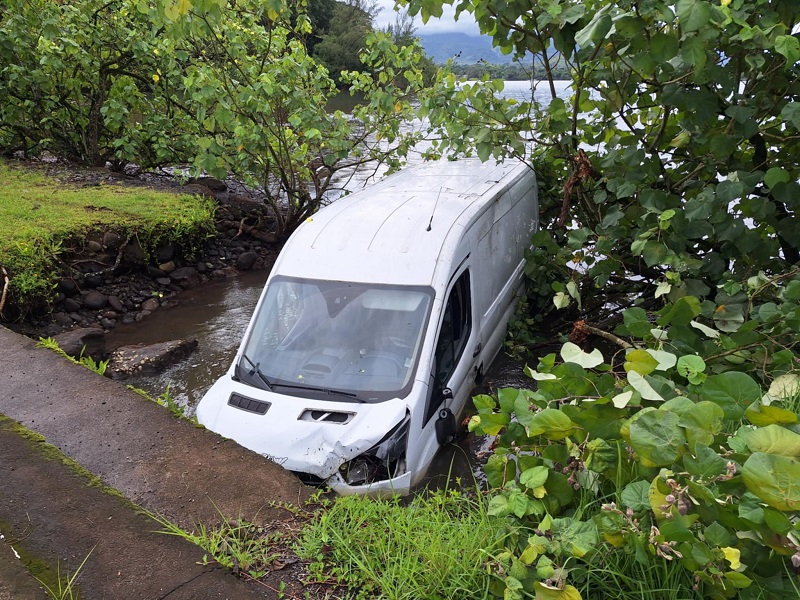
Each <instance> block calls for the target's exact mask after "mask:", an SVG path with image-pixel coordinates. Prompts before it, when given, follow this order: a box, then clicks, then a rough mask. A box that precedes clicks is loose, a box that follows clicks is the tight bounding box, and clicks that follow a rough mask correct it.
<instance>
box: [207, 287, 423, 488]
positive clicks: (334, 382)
mask: <svg viewBox="0 0 800 600" xmlns="http://www.w3.org/2000/svg"><path fill="white" fill-rule="evenodd" d="M432 304H433V290H432V289H431V288H429V287H425V286H389V285H374V284H366V283H357V282H341V281H325V280H311V279H301V278H294V277H282V276H276V277H273V278H271V279H270V281H269V283H268V285H267V289H266V292H265V294H264V297H263V298H262V301H261V302H260V304H259V307H258V309H257V312H256V315H255V317H254V318H253V320H252V323H251V325H250V327H249V328H248V332H247V334H246V338H245V342H244V343H243V344H242V347H241V349H240V352H239V354H238V355H237V358H236V360H235V361H234V363H233V365H232V367H231V371H230V372H229V374H228V376H227V377H223V378H222V379H220V380H219V381H218V382H217V383H216V384H215V385H214V386H213V387H212V388H211V390H209V392H208V393H207V394H206V396H205V397H204V399H203V401H202V402H201V403H200V405H199V406H198V409H197V416H198V420H199V421H200V422H201V423H202V424H204V425H205V426H207V427H208V428H210V429H212V430H214V431H216V432H217V433H220V434H221V435H223V436H226V437H230V438H233V439H235V440H236V441H237V442H238V443H240V444H241V445H243V446H245V447H247V448H250V449H251V450H253V451H255V452H258V453H259V454H262V455H263V456H266V457H268V458H270V459H271V460H273V461H275V462H277V463H278V464H280V465H282V466H283V467H284V468H286V469H288V470H290V471H293V472H295V473H297V474H298V475H299V476H300V478H301V479H303V480H305V481H308V482H310V483H323V482H324V483H326V484H327V485H328V486H330V487H331V488H332V489H334V490H336V491H337V492H340V493H364V492H367V491H369V492H370V493H380V492H383V491H386V492H390V493H400V494H403V493H407V492H408V489H409V487H410V485H411V473H410V471H409V468H408V460H407V458H408V456H407V448H408V438H409V426H410V411H409V405H411V406H413V405H414V402H409V397H413V396H415V395H417V394H423V395H424V394H426V387H427V386H426V384H425V382H424V381H418V380H417V378H416V377H415V373H416V371H417V366H418V364H419V361H420V354H421V349H422V345H423V340H424V334H425V330H426V324H427V323H428V320H429V316H430V311H431V306H432ZM220 399H224V400H225V401H224V402H221V401H220Z"/></svg>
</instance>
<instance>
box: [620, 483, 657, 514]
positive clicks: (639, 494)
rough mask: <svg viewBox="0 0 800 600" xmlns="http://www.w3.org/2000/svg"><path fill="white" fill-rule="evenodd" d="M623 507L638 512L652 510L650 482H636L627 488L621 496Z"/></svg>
mask: <svg viewBox="0 0 800 600" xmlns="http://www.w3.org/2000/svg"><path fill="white" fill-rule="evenodd" d="M620 500H621V501H622V505H623V506H626V507H628V508H630V509H631V510H633V511H635V512H638V511H641V510H649V509H650V482H649V481H643V480H640V481H634V482H632V483H629V484H628V485H626V486H625V488H624V489H623V490H622V494H620Z"/></svg>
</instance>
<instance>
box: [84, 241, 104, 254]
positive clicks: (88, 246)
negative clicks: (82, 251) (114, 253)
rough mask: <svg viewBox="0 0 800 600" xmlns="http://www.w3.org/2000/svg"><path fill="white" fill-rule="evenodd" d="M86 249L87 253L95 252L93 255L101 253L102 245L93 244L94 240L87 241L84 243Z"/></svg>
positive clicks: (98, 243)
mask: <svg viewBox="0 0 800 600" xmlns="http://www.w3.org/2000/svg"><path fill="white" fill-rule="evenodd" d="M86 249H87V250H88V251H89V252H95V253H97V252H102V251H103V244H101V243H100V242H95V241H94V240H89V241H88V242H86Z"/></svg>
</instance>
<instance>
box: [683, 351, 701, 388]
mask: <svg viewBox="0 0 800 600" xmlns="http://www.w3.org/2000/svg"><path fill="white" fill-rule="evenodd" d="M705 370H706V363H705V361H704V360H703V359H702V358H700V357H699V356H695V355H692V354H687V355H686V356H681V357H680V358H679V359H678V373H680V374H681V375H682V376H683V377H685V378H686V379H687V380H688V381H689V383H692V384H695V385H699V384H701V383H703V381H704V380H705V378H706V376H705V374H704V373H703V371H705Z"/></svg>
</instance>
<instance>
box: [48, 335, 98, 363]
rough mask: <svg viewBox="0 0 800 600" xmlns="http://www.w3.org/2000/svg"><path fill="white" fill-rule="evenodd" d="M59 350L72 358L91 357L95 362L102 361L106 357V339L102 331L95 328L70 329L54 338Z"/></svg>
mask: <svg viewBox="0 0 800 600" xmlns="http://www.w3.org/2000/svg"><path fill="white" fill-rule="evenodd" d="M55 340H56V342H58V345H59V346H60V347H61V349H62V350H63V351H64V352H66V353H67V354H69V355H70V356H72V357H74V358H79V357H80V356H81V352H83V356H91V357H92V358H93V359H95V360H102V359H103V357H104V356H105V355H106V338H105V335H103V330H102V329H99V328H97V327H84V328H79V329H70V330H69V331H65V332H64V333H59V334H58V335H57V336H56V337H55Z"/></svg>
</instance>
